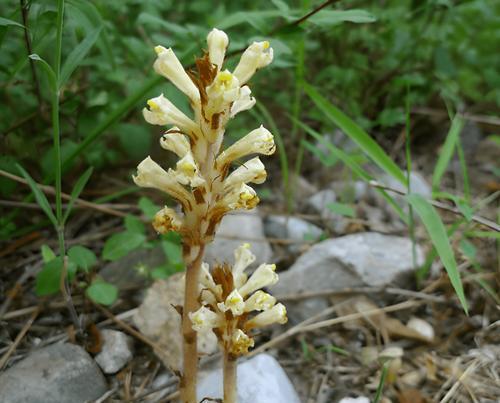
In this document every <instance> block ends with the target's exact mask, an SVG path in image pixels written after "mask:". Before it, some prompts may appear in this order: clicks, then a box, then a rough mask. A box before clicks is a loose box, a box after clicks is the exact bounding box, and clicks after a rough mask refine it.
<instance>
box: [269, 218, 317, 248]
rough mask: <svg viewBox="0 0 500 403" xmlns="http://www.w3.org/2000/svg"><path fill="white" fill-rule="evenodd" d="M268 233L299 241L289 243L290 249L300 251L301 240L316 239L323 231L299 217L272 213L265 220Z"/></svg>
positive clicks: (270, 235) (276, 236)
mask: <svg viewBox="0 0 500 403" xmlns="http://www.w3.org/2000/svg"><path fill="white" fill-rule="evenodd" d="M264 226H265V231H266V235H267V236H269V237H273V238H282V239H290V240H293V241H298V242H297V243H292V244H290V245H288V250H289V251H291V252H298V251H299V250H301V248H302V246H303V245H302V244H301V243H300V241H304V240H306V239H307V240H316V239H318V238H319V237H320V236H321V234H322V233H323V231H322V230H321V228H319V227H318V226H316V225H314V224H311V223H309V222H307V221H305V220H302V219H300V218H297V217H289V216H284V215H270V216H268V217H266V219H265V221H264Z"/></svg>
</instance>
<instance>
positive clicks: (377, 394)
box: [373, 362, 389, 403]
mask: <svg viewBox="0 0 500 403" xmlns="http://www.w3.org/2000/svg"><path fill="white" fill-rule="evenodd" d="M388 372H389V363H388V362H386V363H385V364H384V366H383V367H382V373H381V374H380V381H379V383H378V387H377V391H376V392H375V397H374V398H373V403H379V402H380V399H382V392H383V390H384V385H385V380H386V379H387V374H388Z"/></svg>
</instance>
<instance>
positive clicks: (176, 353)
mask: <svg viewBox="0 0 500 403" xmlns="http://www.w3.org/2000/svg"><path fill="white" fill-rule="evenodd" d="M183 304H184V274H183V273H177V274H174V275H172V276H170V277H168V278H167V279H165V280H158V281H156V282H155V283H154V284H153V285H152V286H151V287H150V288H149V289H148V290H147V292H146V296H145V298H144V301H143V302H142V304H141V305H140V306H139V308H138V309H137V312H136V314H135V315H134V317H133V320H134V324H135V325H136V326H137V327H138V328H139V330H140V331H141V333H143V334H145V335H146V336H148V337H149V338H150V339H151V340H153V341H154V342H155V343H156V344H157V345H158V346H159V347H160V350H158V351H155V353H156V355H158V357H159V358H160V359H161V360H162V361H163V363H164V364H165V366H167V368H170V369H175V370H180V369H181V367H180V366H181V365H182V335H181V316H180V314H179V313H178V312H177V311H176V310H175V308H174V306H182V305H183ZM198 350H199V351H200V353H202V354H213V353H215V352H216V351H217V338H216V337H215V335H214V334H213V333H209V332H203V333H202V336H200V337H198Z"/></svg>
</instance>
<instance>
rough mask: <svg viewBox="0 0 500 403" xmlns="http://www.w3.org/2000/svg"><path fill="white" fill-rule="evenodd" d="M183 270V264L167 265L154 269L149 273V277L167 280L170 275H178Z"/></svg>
mask: <svg viewBox="0 0 500 403" xmlns="http://www.w3.org/2000/svg"><path fill="white" fill-rule="evenodd" d="M183 270H184V264H183V263H167V264H164V265H162V266H159V267H156V268H154V269H153V270H152V271H151V277H152V278H154V279H155V280H156V279H161V278H167V277H170V276H171V275H172V274H175V273H179V272H181V271H183Z"/></svg>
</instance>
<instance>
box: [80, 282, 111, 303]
mask: <svg viewBox="0 0 500 403" xmlns="http://www.w3.org/2000/svg"><path fill="white" fill-rule="evenodd" d="M85 293H86V294H87V296H88V297H89V298H90V299H91V300H92V301H94V302H96V303H98V304H102V305H111V304H112V303H113V302H115V301H116V299H117V298H118V288H116V286H115V285H113V284H110V283H106V282H105V281H103V280H96V281H94V282H93V283H92V284H91V285H90V286H89V287H88V288H87V290H86V291H85Z"/></svg>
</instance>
